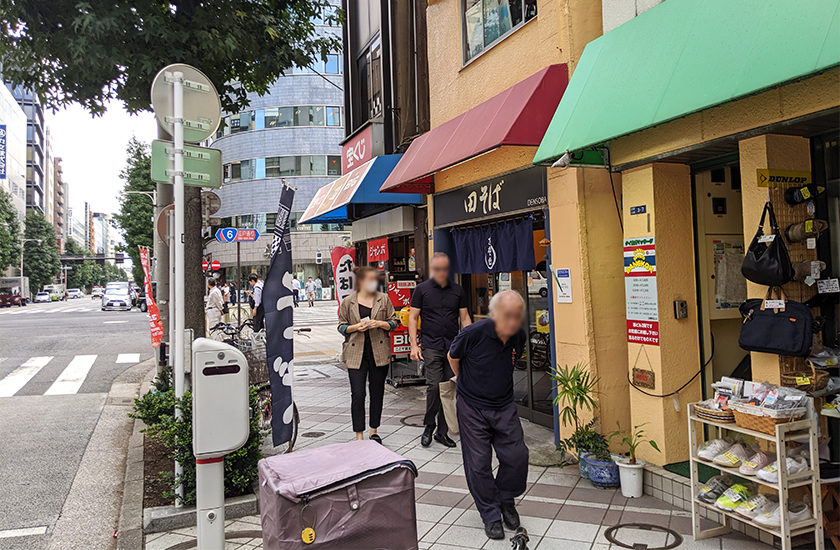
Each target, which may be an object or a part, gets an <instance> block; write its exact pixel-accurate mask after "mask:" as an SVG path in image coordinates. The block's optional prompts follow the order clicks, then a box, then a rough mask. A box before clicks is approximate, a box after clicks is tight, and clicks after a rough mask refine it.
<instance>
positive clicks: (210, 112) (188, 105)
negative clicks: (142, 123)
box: [152, 63, 222, 160]
mask: <svg viewBox="0 0 840 550" xmlns="http://www.w3.org/2000/svg"><path fill="white" fill-rule="evenodd" d="M176 72H178V73H181V74H182V75H183V77H182V86H183V88H184V104H183V109H184V114H183V116H182V117H181V118H182V119H183V124H184V141H186V142H188V143H198V142H200V141H204V140H205V139H207V138H209V137H210V136H212V135H213V134H215V133H216V130H217V129H218V128H219V122H221V119H222V102H221V101H220V100H219V93H218V92H217V91H216V87H215V86H213V83H212V82H210V79H209V78H207V76H205V74H204V73H202V72H201V71H199V70H198V69H196V68H195V67H191V66H189V65H184V64H183V63H174V64H172V65H167V66H166V67H164V68H163V69H161V70H160V72H159V73H158V74H157V75H156V76H155V80H154V82H152V109H154V111H155V118H157V121H158V124H160V126H161V127H162V128H163V129H164V130H166V131H167V132H168V133H169V135H174V134H173V131H174V129H173V126H174V123H175V120H174V117H173V116H172V113H173V103H174V100H173V97H172V83H173V82H174V81H175V73H176ZM184 160H186V159H184Z"/></svg>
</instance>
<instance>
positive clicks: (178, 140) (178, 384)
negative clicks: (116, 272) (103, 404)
mask: <svg viewBox="0 0 840 550" xmlns="http://www.w3.org/2000/svg"><path fill="white" fill-rule="evenodd" d="M173 76H174V77H175V78H174V79H173V80H174V81H173V82H172V117H173V119H174V120H173V124H172V130H173V131H172V137H173V138H174V142H175V155H174V157H175V177H174V178H173V179H174V186H173V191H174V199H175V200H174V203H175V232H174V235H173V237H174V239H175V247H174V248H175V265H174V270H173V271H174V276H175V291H174V292H171V289H170V293H171V295H174V296H175V298H176V300H177V303H176V304H175V308H174V309H175V312H174V314H175V315H174V317H175V338H174V341H175V345H174V346H171V347H170V352H174V353H175V397H176V398H178V399H180V398H181V397H183V396H184V329H185V328H186V326H185V324H186V323H185V319H186V317H185V315H184V305H185V296H186V282H185V280H184V122H183V117H184V88H183V78H184V74H183V73H181V72H175V73H174V74H173ZM170 315H172V312H170ZM170 341H172V336H171V335H170ZM175 417H176V418H181V411H180V409H176V410H175ZM179 472H181V473H183V466H182V465H181V464H178V463H176V464H175V474H176V475H178V473H179ZM179 496H183V487H180V488H179Z"/></svg>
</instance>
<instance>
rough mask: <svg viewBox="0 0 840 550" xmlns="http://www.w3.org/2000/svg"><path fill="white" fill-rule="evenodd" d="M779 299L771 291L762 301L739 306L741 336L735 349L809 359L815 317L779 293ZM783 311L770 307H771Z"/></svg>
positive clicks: (750, 301)
mask: <svg viewBox="0 0 840 550" xmlns="http://www.w3.org/2000/svg"><path fill="white" fill-rule="evenodd" d="M779 291H780V299H779V300H773V301H775V302H776V303H775V304H774V303H772V302H773V301H771V302H770V304H769V306H768V301H769V300H771V298H772V297H773V295H774V294H775V292H774V289H773V288H772V287H771V288H769V289H767V294H766V295H765V296H764V299H761V298H754V299H752V300H747V301H746V302H744V303H743V304H741V308H740V310H741V317H742V319H743V321H742V323H741V336H740V337H739V338H738V345H739V346H741V349H745V350H747V351H760V352H762V353H773V354H777V355H787V356H791V357H808V356H809V355H810V354H811V344H812V343H813V341H814V317H813V315H812V314H811V310H810V309H808V308H807V307H806V306H804V305H802V304H800V303H799V302H794V301H792V300H788V299H787V297H786V296H785V293H784V291H782V290H781V289H779ZM781 304H783V307H775V308H774V307H772V306H774V305H776V306H781Z"/></svg>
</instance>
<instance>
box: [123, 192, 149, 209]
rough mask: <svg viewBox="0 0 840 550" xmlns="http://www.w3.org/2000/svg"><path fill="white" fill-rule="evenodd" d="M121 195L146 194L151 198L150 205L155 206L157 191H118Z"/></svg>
mask: <svg viewBox="0 0 840 550" xmlns="http://www.w3.org/2000/svg"><path fill="white" fill-rule="evenodd" d="M120 194H121V195H122V196H123V197H125V196H126V195H146V196H147V197H149V198H150V199H152V207H154V208H157V205H158V204H157V191H123V192H122V193H120Z"/></svg>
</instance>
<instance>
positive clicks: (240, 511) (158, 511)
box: [126, 494, 260, 550]
mask: <svg viewBox="0 0 840 550" xmlns="http://www.w3.org/2000/svg"><path fill="white" fill-rule="evenodd" d="M259 508H260V506H259V500H258V499H257V495H254V494H250V495H241V496H238V497H233V498H226V499H225V520H229V519H237V518H242V517H245V516H254V515H257V514H259V513H260V509H259ZM195 521H196V519H195V506H184V507H183V508H175V507H174V506H157V507H155V508H147V509H146V510H144V511H143V529H142V530H143V532H144V533H145V534H147V535H148V534H151V533H161V532H163V531H174V530H175V529H183V528H185V527H195ZM140 538H141V539H142V534H141V537H140ZM126 550H128V549H126Z"/></svg>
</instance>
